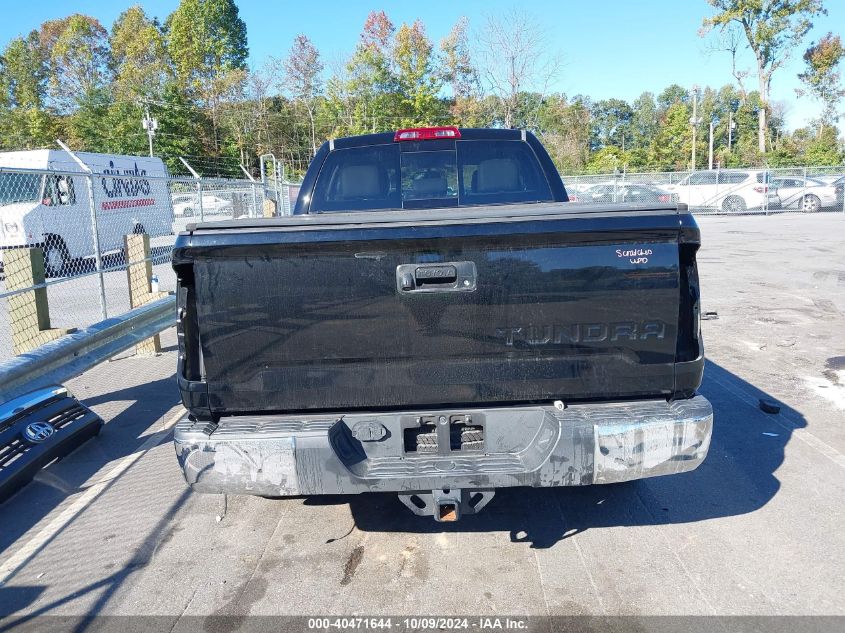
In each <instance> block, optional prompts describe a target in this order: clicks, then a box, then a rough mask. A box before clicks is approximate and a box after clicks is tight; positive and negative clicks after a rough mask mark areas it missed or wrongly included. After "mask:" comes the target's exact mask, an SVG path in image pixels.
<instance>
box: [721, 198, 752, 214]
mask: <svg viewBox="0 0 845 633" xmlns="http://www.w3.org/2000/svg"><path fill="white" fill-rule="evenodd" d="M747 209H748V207H747V206H746V204H745V200H743V199H742V198H740V197H739V196H728V197H727V198H725V201H724V202H723V203H722V211H724V212H725V213H743V212H744V211H746V210H747Z"/></svg>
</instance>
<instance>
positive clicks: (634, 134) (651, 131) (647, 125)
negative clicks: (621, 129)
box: [631, 92, 658, 149]
mask: <svg viewBox="0 0 845 633" xmlns="http://www.w3.org/2000/svg"><path fill="white" fill-rule="evenodd" d="M631 109H632V116H631V148H632V149H645V148H647V147H648V146H649V143H651V139H652V138H653V137H654V135H655V134H656V133H657V125H658V119H657V102H656V101H655V100H654V95H653V94H652V93H650V92H644V93H642V94H641V95H640V96H639V97H637V99H636V100H635V101H634V103H633V104H632V107H631Z"/></svg>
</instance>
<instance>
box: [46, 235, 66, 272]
mask: <svg viewBox="0 0 845 633" xmlns="http://www.w3.org/2000/svg"><path fill="white" fill-rule="evenodd" d="M68 263H70V253H69V252H68V250H67V245H66V244H65V241H64V240H63V239H62V238H61V237H59V236H58V235H53V234H47V235H45V236H44V275H45V276H46V277H61V276H62V275H63V274H64V273H65V270H66V269H67V265H68Z"/></svg>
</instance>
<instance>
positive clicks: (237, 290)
mask: <svg viewBox="0 0 845 633" xmlns="http://www.w3.org/2000/svg"><path fill="white" fill-rule="evenodd" d="M337 216H345V217H340V218H338V217H337ZM693 226H694V223H693ZM682 227H683V222H682V221H681V219H680V215H679V213H678V211H677V209H675V208H674V207H667V206H654V207H645V208H638V209H632V208H631V206H630V205H628V206H627V207H624V208H623V207H606V208H604V209H599V210H596V209H595V208H593V209H591V210H587V209H583V208H579V207H576V206H574V205H568V204H565V203H564V204H546V205H524V206H522V207H520V208H518V209H514V208H513V207H509V208H505V207H499V208H488V209H470V210H460V211H458V210H450V211H443V212H441V211H427V212H425V213H424V214H423V213H418V214H413V213H409V212H408V211H403V212H396V213H394V212H384V213H378V214H331V216H329V215H322V216H301V217H293V218H283V219H279V220H265V221H263V222H262V221H256V220H253V221H251V222H241V223H237V222H235V223H220V224H217V225H210V224H209V225H200V226H199V227H197V228H196V229H194V230H193V231H192V232H190V233H189V234H183V235H181V236H180V237H179V240H178V241H177V245H176V249H175V251H174V266H175V267H176V270H177V272H178V273H179V276H180V286H185V287H187V288H188V290H189V292H190V293H191V295H192V297H191V299H190V300H191V301H193V302H195V305H194V306H193V309H195V314H196V319H195V322H194V325H193V331H187V332H186V333H185V338H186V341H187V342H186V347H185V353H187V354H188V355H190V354H195V355H197V356H199V354H200V350H201V362H200V361H199V360H197V362H196V363H194V364H195V366H196V367H198V368H199V369H197V371H196V374H197V375H196V376H194V379H195V380H196V381H197V382H200V383H201V382H204V383H205V385H206V386H205V387H203V389H207V394H208V404H209V407H210V409H211V410H212V412H213V413H214V414H215V415H216V414H231V413H244V412H256V411H305V410H352V409H378V408H385V409H388V408H395V407H403V408H407V407H411V406H418V407H426V406H437V405H440V404H444V403H449V404H473V405H477V404H480V403H501V402H514V403H517V402H520V403H524V402H538V401H548V400H557V399H560V400H563V401H577V400H589V399H601V400H610V399H620V398H636V397H645V396H668V395H670V394H672V392H673V389H674V364H675V360H676V346H677V339H678V311H679V305H680V303H679V292H680V291H681V282H680V276H679V268H680V267H679V241H681V235H682V230H683V229H682ZM695 235H696V240H697V229H696V230H695Z"/></svg>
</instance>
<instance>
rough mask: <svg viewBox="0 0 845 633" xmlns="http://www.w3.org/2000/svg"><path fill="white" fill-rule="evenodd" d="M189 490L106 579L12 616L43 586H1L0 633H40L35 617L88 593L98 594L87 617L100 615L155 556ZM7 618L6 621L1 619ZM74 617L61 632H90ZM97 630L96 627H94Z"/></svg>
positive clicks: (82, 622) (30, 600)
mask: <svg viewBox="0 0 845 633" xmlns="http://www.w3.org/2000/svg"><path fill="white" fill-rule="evenodd" d="M190 494H191V491H190V489H189V488H187V487H186V488H185V490H184V491H183V492H182V494H181V495H179V497H178V498H177V499H176V500H175V501H174V502H173V503H172V504H171V505H170V507H169V508H168V509H167V510H166V511H165V512H164V513H163V514H162V515H161V517H160V518H159V520H158V522H157V523H156V526H155V528H153V529H152V530H150V532H149V533H148V534H147V536H146V537H145V538H144V540H143V542H142V543H141V544H140V545H139V546H138V547H137V548H136V549H135V554H134V555H133V557H132V559H131V560H130V561H129V562H128V563H127V564H126V565H125V566H123V567H122V568H121V569H119V570H118V571H116V572H115V573H113V574H110V575H108V576H105V577H103V578H101V579H99V580H97V581H96V582H92V583H91V584H89V585H87V586H85V587H83V588H81V589H78V590H76V591H74V592H73V593H69V594H67V595H65V596H63V597H62V598H59V599H57V600H53V601H52V602H48V603H46V604H40V605H38V606H37V608H36V609H34V610H33V611H31V612H29V613H27V614H26V615H21V616H18V617H14V616H13V614H15V613H17V612H20V611H23V610H24V609H26V608H27V607H29V606H30V605H31V604H32V603H33V602H35V601H36V600H37V599H38V597H39V596H40V595H41V593H42V592H43V591H44V589H45V587H40V586H28V587H0V605H2V606H0V632H3V631H9V630H15V629H18V628H19V627H21V626H23V625H26V624H27V623H30V624H32V627H31V629H32V630H35V631H38V630H41V627H40V622H39V620H38V616H42V615H47V614H49V613H50V612H51V611H53V610H54V609H58V608H59V607H61V606H62V605H64V604H66V603H69V602H72V601H74V600H78V599H80V598H82V597H83V596H86V595H88V594H90V593H96V594H97V600H96V601H95V602H94V604H93V605H92V606H91V608H90V609H89V615H96V614H99V613H101V612H102V610H103V607H104V606H105V605H106V604H107V603H108V602H109V600H111V598H112V596H114V594H115V593H116V592H117V591H118V589H120V587H121V586H122V585H123V584H124V582H125V581H126V580H127V578H129V576H131V575H132V574H133V573H135V572H136V571H138V570H140V569H142V568H144V567H146V566H147V565H148V564H149V563H150V562H151V561H152V559H153V557H154V556H155V554H156V549H157V548H158V546H159V545H160V544H161V541H162V534H163V533H165V528H166V527H167V526H168V524H170V522H171V521H172V520H173V517H175V516H176V513H177V512H178V511H179V510H180V508H182V506H183V505H184V504H185V502H186V501H187V500H188V497H189V496H190ZM4 617H6V618H8V619H6V620H4V619H3V618H4ZM170 619H171V620H172V621H173V622H171V623H170V625H169V626H167V627H166V628H168V629H171V628H172V624H174V623H175V620H176V619H177V618H175V617H174V618H170ZM72 620H73V618H66V619H65V621H64V622H62V624H61V629H62V630H73V631H79V632H80V633H81V631H85V630H88V629H89V625H90V624H91V623H92V622H91V621H90V620H88V619H87V618H86V617H80V618H77V620H78V624H77V625H76V626H71V625H69V624H70V622H69V621H72ZM95 628H96V627H95Z"/></svg>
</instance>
